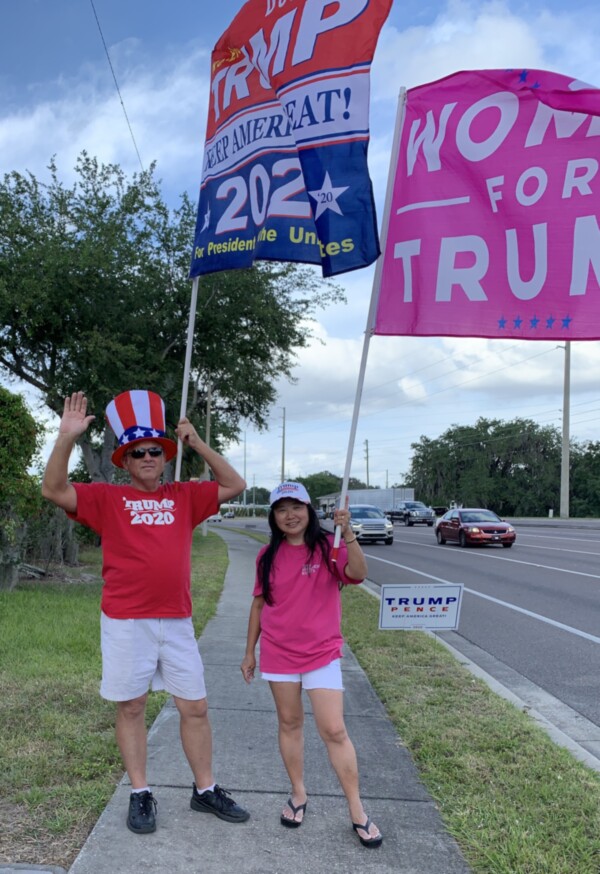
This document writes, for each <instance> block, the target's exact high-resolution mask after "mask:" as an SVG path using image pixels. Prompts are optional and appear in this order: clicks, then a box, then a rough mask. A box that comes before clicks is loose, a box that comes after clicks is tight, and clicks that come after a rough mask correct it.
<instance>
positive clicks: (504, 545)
mask: <svg viewBox="0 0 600 874" xmlns="http://www.w3.org/2000/svg"><path fill="white" fill-rule="evenodd" d="M502 546H503V547H504V549H510V548H511V546H512V543H503V544H502Z"/></svg>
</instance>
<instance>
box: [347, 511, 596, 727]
mask: <svg viewBox="0 0 600 874" xmlns="http://www.w3.org/2000/svg"><path fill="white" fill-rule="evenodd" d="M515 528H516V530H517V542H516V544H515V546H514V547H513V548H512V549H510V550H508V549H503V548H502V547H483V548H481V547H480V548H467V549H461V548H460V547H459V546H454V545H449V544H447V545H445V546H439V545H438V544H437V542H436V540H435V535H434V533H433V529H431V528H428V527H424V526H423V527H422V526H418V527H417V526H415V527H413V528H405V527H403V526H399V525H396V526H395V540H394V544H393V545H392V546H387V547H386V546H384V545H379V544H377V545H376V546H367V545H365V547H364V551H365V553H366V555H367V557H368V561H369V578H370V579H371V580H373V581H374V582H375V583H378V584H380V585H381V584H383V583H386V584H391V583H411V582H417V581H418V582H425V581H426V580H427V579H428V578H429V579H430V580H431V581H432V582H434V581H436V582H437V581H442V582H448V583H462V584H463V585H464V597H463V603H462V609H461V615H460V623H459V628H458V630H457V631H456V632H444V633H441V634H440V636H441V637H442V638H444V639H446V640H448V641H450V642H451V643H452V646H454V647H456V648H457V649H459V650H461V651H462V652H465V654H467V655H468V657H469V658H470V659H472V660H474V661H475V662H476V663H477V662H478V656H479V663H481V664H482V665H485V669H486V670H487V671H490V666H491V667H494V661H495V662H497V665H496V666H495V667H496V674H497V678H498V679H499V680H500V679H501V680H502V681H504V680H505V678H506V677H507V676H508V675H509V674H510V672H511V671H512V672H514V673H515V675H516V676H515V677H514V679H515V681H517V682H518V679H519V677H522V678H525V679H526V680H528V681H529V682H530V683H533V684H535V685H536V686H538V687H539V688H540V689H542V690H544V691H546V692H547V693H549V694H550V695H552V696H554V697H555V698H557V699H558V700H559V701H561V702H563V703H564V704H566V705H567V706H568V707H570V708H572V709H573V710H574V711H575V712H576V713H578V714H580V715H581V716H583V717H585V718H586V719H588V720H590V721H591V722H593V723H594V724H595V725H596V726H600V645H599V644H600V527H599V528H598V529H597V530H594V529H582V528H569V529H566V528H565V529H559V528H551V527H548V526H545V525H543V523H542V524H540V525H539V526H530V525H527V526H525V525H524V526H522V527H519V526H518V524H515ZM486 656H490V657H491V659H490V658H488V657H486ZM507 668H508V669H509V670H508V671H507V670H506V669H507ZM492 674H493V675H494V672H493V671H492Z"/></svg>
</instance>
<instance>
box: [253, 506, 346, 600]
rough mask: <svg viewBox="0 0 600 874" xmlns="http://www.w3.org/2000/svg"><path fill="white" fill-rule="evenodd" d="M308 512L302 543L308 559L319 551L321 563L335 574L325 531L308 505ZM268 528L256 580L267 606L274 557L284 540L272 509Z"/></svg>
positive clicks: (269, 598)
mask: <svg viewBox="0 0 600 874" xmlns="http://www.w3.org/2000/svg"><path fill="white" fill-rule="evenodd" d="M306 508H307V510H308V525H307V526H306V530H305V532H304V543H305V544H306V546H307V547H308V550H309V552H310V557H311V560H312V557H313V555H314V553H315V550H316V549H319V550H320V552H321V555H322V556H323V561H324V562H325V564H326V565H327V567H328V568H329V570H330V571H331V572H332V573H335V571H334V569H333V567H332V562H331V560H330V555H331V541H330V539H329V537H328V536H327V534H326V533H325V531H323V529H322V528H321V523H320V522H319V520H318V518H317V514H316V513H315V511H314V510H313V508H312V507H311V505H310V504H307V505H306ZM269 528H270V529H271V541H270V543H269V545H268V546H267V548H266V549H265V551H264V552H263V554H262V555H261V557H260V558H259V560H258V569H257V572H258V578H259V580H260V582H261V585H262V595H263V598H264V599H265V602H266V603H267V604H272V603H273V597H272V595H271V571H272V570H273V562H274V561H275V556H276V555H277V550H278V549H279V547H280V546H281V544H282V543H283V541H284V540H285V534H284V533H283V531H281V529H280V528H278V527H277V523H276V521H275V511H274V509H273V507H271V509H270V511H269Z"/></svg>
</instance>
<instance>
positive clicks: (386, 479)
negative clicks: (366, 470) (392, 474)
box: [385, 470, 389, 489]
mask: <svg viewBox="0 0 600 874" xmlns="http://www.w3.org/2000/svg"><path fill="white" fill-rule="evenodd" d="M385 487H386V489H387V488H389V484H388V472H387V470H386V472H385Z"/></svg>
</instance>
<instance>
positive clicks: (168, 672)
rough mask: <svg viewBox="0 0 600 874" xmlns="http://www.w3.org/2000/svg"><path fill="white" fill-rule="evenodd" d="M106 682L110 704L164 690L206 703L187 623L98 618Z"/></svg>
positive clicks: (195, 647)
mask: <svg viewBox="0 0 600 874" xmlns="http://www.w3.org/2000/svg"><path fill="white" fill-rule="evenodd" d="M100 638H101V647H102V683H101V684H100V694H101V695H102V697H103V698H106V699H107V700H108V701H131V700H132V699H133V698H139V697H140V696H141V695H145V694H146V692H147V691H148V689H152V691H154V692H156V691H158V690H161V689H166V691H167V692H169V694H171V695H175V696H177V697H178V698H184V699H186V700H188V701H199V700H200V699H202V698H206V686H205V685H204V665H203V664H202V659H201V658H200V653H199V651H198V642H197V640H196V636H195V634H194V626H193V624H192V620H191V619H190V618H187V619H111V618H110V617H109V616H106V615H105V614H104V613H102V614H101V617H100Z"/></svg>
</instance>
